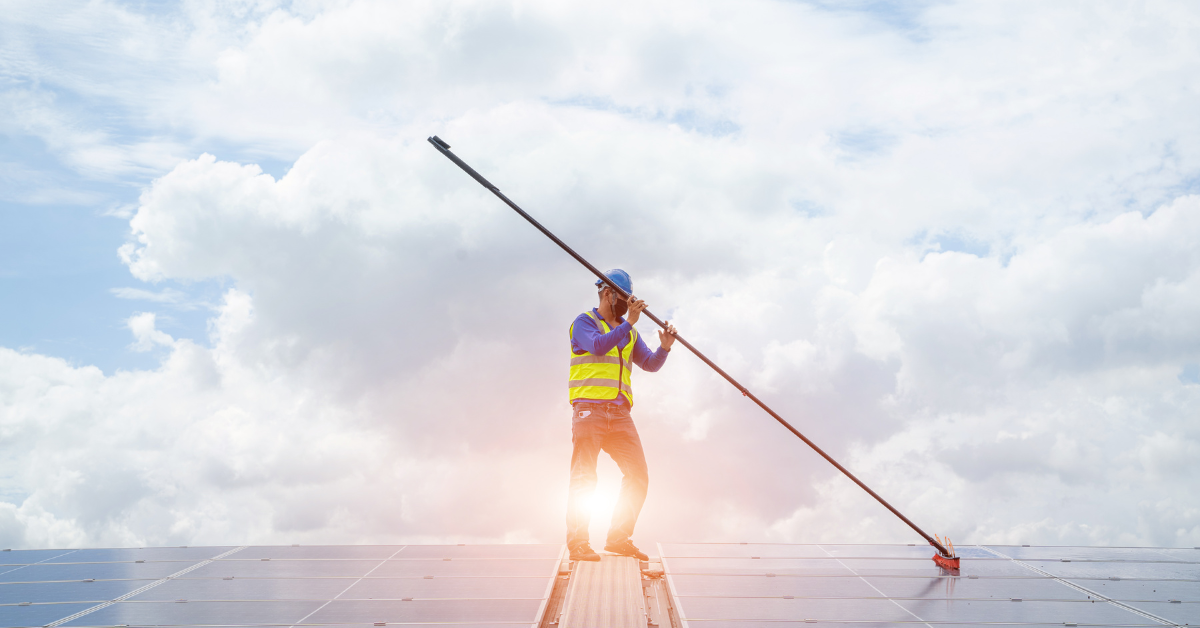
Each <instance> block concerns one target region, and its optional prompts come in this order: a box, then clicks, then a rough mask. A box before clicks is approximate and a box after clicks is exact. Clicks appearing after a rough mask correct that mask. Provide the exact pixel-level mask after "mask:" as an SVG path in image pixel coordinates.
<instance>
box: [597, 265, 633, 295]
mask: <svg viewBox="0 0 1200 628" xmlns="http://www.w3.org/2000/svg"><path fill="white" fill-rule="evenodd" d="M604 276H605V277H608V279H609V281H612V282H613V283H615V284H617V287H619V288H620V289H622V290H624V291H625V294H633V279H630V278H629V273H627V272H625V271H623V270H621V269H620V268H614V269H612V270H606V271H604ZM596 285H597V286H604V285H607V284H605V283H604V281H603V280H601V279H597V280H596Z"/></svg>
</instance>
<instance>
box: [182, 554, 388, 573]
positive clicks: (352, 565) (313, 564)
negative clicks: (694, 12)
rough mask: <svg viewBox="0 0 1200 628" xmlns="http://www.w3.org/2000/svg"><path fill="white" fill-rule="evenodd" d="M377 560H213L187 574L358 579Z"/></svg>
mask: <svg viewBox="0 0 1200 628" xmlns="http://www.w3.org/2000/svg"><path fill="white" fill-rule="evenodd" d="M380 562H381V561H378V560H336V559H335V560H290V559H280V560H276V559H272V560H245V559H238V560H234V559H232V558H226V559H223V560H215V561H213V562H211V563H209V564H207V565H205V566H203V567H200V568H199V569H196V570H195V571H192V572H190V573H188V576H191V577H193V578H224V577H227V576H233V577H235V578H304V577H311V578H317V577H359V576H362V575H365V574H366V573H367V572H368V571H371V569H373V568H375V567H376V566H377V565H379V563H380Z"/></svg>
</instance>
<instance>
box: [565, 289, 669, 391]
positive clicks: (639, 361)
mask: <svg viewBox="0 0 1200 628" xmlns="http://www.w3.org/2000/svg"><path fill="white" fill-rule="evenodd" d="M592 313H593V314H595V315H596V319H600V318H601V316H600V311H599V310H597V309H596V308H592ZM617 320H619V321H621V324H619V325H617V326H616V328H614V329H613V330H612V331H610V332H608V333H607V334H606V333H604V331H603V330H602V329H601V328H600V323H599V322H597V320H594V319H592V317H591V316H588V315H587V313H586V312H585V313H583V314H580V315H579V316H577V317H576V318H575V323H574V324H573V325H572V326H571V352H572V353H576V354H578V353H579V352H580V351H586V352H588V353H590V354H592V355H605V354H606V353H608V352H609V351H612V348H613V347H618V348H620V349H624V348H625V347H626V346H628V345H629V331H630V330H631V329H633V325H630V324H629V321H626V320H625V319H624V318H618V319H617ZM668 353H670V351H668V350H666V349H663V348H662V347H659V348H658V349H656V350H655V351H650V347H647V346H646V343H644V342H642V335H641V334H638V336H637V343H636V344H634V345H633V355H632V356H630V357H632V358H633V363H634V364H636V365H638V366H640V367H641V368H642V370H643V371H647V372H650V373H653V372H654V371H657V370H658V369H660V368H662V365H663V363H665V362H666V361H667V354H668ZM577 401H585V402H593V403H615V404H617V405H624V404H625V403H626V401H625V397H624V395H617V398H616V399H572V400H571V403H575V402H577Z"/></svg>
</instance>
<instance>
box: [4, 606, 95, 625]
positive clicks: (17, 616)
mask: <svg viewBox="0 0 1200 628" xmlns="http://www.w3.org/2000/svg"><path fill="white" fill-rule="evenodd" d="M91 606H92V604H33V605H31V606H0V627H3V628H10V627H11V626H45V625H46V624H49V623H51V622H54V621H58V620H59V619H62V618H63V617H68V616H70V615H74V614H75V613H78V612H79V611H81V610H83V609H85V608H89V607H91Z"/></svg>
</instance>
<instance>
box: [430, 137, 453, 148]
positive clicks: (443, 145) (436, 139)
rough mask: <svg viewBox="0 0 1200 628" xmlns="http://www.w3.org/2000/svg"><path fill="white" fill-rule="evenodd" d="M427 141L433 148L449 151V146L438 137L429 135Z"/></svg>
mask: <svg viewBox="0 0 1200 628" xmlns="http://www.w3.org/2000/svg"><path fill="white" fill-rule="evenodd" d="M429 141H430V142H431V143H432V144H433V145H434V146H439V147H441V148H444V149H446V150H450V145H449V144H447V143H446V141H445V140H443V139H442V138H440V137H438V136H436V135H431V136H430V137H429Z"/></svg>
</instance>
